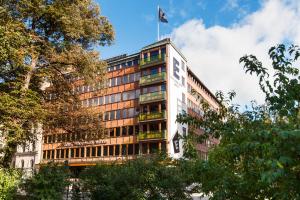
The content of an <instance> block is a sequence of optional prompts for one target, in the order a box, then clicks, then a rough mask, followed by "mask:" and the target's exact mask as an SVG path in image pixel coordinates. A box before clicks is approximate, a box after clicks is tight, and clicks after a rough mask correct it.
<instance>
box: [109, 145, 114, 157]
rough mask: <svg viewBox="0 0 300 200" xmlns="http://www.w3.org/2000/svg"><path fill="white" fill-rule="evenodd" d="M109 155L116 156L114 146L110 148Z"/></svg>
mask: <svg viewBox="0 0 300 200" xmlns="http://www.w3.org/2000/svg"><path fill="white" fill-rule="evenodd" d="M109 155H110V156H113V155H114V146H112V145H110V146H109Z"/></svg>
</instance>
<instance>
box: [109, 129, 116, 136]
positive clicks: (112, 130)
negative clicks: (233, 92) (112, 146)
mask: <svg viewBox="0 0 300 200" xmlns="http://www.w3.org/2000/svg"><path fill="white" fill-rule="evenodd" d="M109 136H110V137H115V131H114V129H113V128H111V129H109Z"/></svg>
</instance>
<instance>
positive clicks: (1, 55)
mask: <svg viewBox="0 0 300 200" xmlns="http://www.w3.org/2000/svg"><path fill="white" fill-rule="evenodd" d="M113 39H114V32H113V29H112V25H111V24H110V23H109V21H108V20H107V18H106V17H104V16H101V14H100V8H99V6H98V5H96V4H95V3H94V1H92V0H83V1H81V0H80V1H79V0H74V1H69V0H49V1H45V0H18V1H17V0H1V1H0V125H1V126H0V132H1V134H2V135H1V136H3V137H4V138H5V139H6V141H8V142H7V145H6V146H5V148H4V151H3V153H4V159H2V160H0V164H1V165H2V166H4V167H8V166H9V163H10V162H11V157H12V155H13V154H14V152H15V148H16V146H17V145H18V144H22V143H24V142H26V141H28V140H32V139H34V138H35V136H36V135H35V133H34V132H33V131H32V129H33V128H34V127H35V126H36V125H37V124H38V123H40V124H43V125H44V127H49V126H52V127H53V126H55V127H57V128H61V129H66V131H69V132H75V131H76V130H78V131H80V132H81V133H82V132H88V131H93V132H94V133H95V132H96V133H97V131H98V132H99V130H98V129H96V128H95V127H96V124H95V123H93V126H94V128H93V127H92V126H89V127H86V128H81V129H79V128H78V127H76V128H74V127H73V124H70V122H71V121H74V120H73V119H71V116H72V117H73V118H75V119H77V118H80V117H86V118H91V113H90V112H83V111H82V112H79V113H82V114H81V115H80V116H78V115H79V114H78V115H74V114H73V115H71V114H69V115H68V114H66V113H63V112H62V109H61V108H62V107H64V106H68V107H71V106H73V105H74V104H76V103H77V102H78V97H77V95H72V94H71V89H72V87H73V86H74V85H72V84H71V83H70V82H69V81H68V77H70V76H67V75H66V74H68V73H72V76H80V77H82V78H83V82H88V83H92V82H93V81H95V82H103V81H104V78H103V77H104V73H105V69H106V63H105V62H103V61H101V60H100V59H99V53H98V52H96V51H94V50H93V48H94V47H95V46H96V45H109V44H111V42H112V41H113ZM97 74H98V75H99V77H101V78H97V79H96V78H95V76H96V75H97ZM45 84H50V86H51V87H50V88H51V89H49V90H44V86H45ZM49 93H51V94H55V96H56V101H55V102H49V100H48V98H47V97H48V96H49ZM53 119H55V120H53ZM64 122H68V123H64Z"/></svg>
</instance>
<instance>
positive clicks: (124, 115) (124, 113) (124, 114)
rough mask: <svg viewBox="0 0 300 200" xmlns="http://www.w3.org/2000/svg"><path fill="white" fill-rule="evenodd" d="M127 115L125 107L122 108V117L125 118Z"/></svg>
mask: <svg viewBox="0 0 300 200" xmlns="http://www.w3.org/2000/svg"><path fill="white" fill-rule="evenodd" d="M127 117H128V116H127V109H124V110H123V119H125V118H127Z"/></svg>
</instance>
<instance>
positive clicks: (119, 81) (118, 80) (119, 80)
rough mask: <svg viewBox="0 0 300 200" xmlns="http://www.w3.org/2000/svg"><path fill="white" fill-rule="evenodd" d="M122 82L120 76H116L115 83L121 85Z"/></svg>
mask: <svg viewBox="0 0 300 200" xmlns="http://www.w3.org/2000/svg"><path fill="white" fill-rule="evenodd" d="M121 84H122V77H117V85H121Z"/></svg>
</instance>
